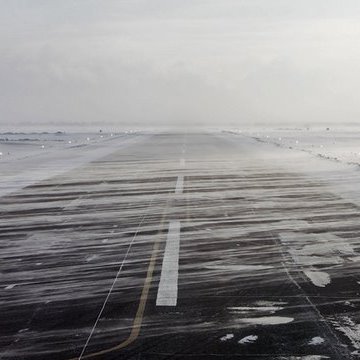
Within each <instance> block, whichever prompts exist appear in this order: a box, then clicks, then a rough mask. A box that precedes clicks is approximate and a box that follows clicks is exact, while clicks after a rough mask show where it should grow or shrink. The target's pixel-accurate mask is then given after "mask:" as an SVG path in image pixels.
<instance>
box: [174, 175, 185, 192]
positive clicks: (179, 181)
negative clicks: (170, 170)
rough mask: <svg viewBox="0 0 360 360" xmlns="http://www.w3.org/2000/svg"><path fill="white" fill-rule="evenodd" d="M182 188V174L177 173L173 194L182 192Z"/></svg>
mask: <svg viewBox="0 0 360 360" xmlns="http://www.w3.org/2000/svg"><path fill="white" fill-rule="evenodd" d="M183 189H184V176H183V175H179V176H178V178H177V182H176V188H175V194H182V192H183Z"/></svg>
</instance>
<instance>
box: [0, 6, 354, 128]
mask: <svg viewBox="0 0 360 360" xmlns="http://www.w3.org/2000/svg"><path fill="white" fill-rule="evenodd" d="M359 20H360V1H358V0H343V1H339V0H293V1H289V0H176V1H175V0H77V1H76V0H72V1H70V0H21V1H20V0H0V54H1V56H0V108H1V117H0V125H2V126H5V125H6V126H8V125H9V124H13V125H14V126H17V125H19V126H20V125H24V124H25V125H29V124H32V125H34V126H38V125H45V124H55V125H61V126H67V125H70V124H86V125H95V126H98V125H103V124H106V125H109V126H112V125H115V126H119V127H121V126H129V125H135V126H141V125H147V126H152V125H155V126H156V125H179V124H182V125H187V124H197V125H202V124H209V125H215V126H222V125H223V126H227V125H239V126H240V125H243V124H245V125H251V124H254V123H259V122H261V123H269V124H270V123H277V122H287V123H289V124H294V125H295V124H296V125H297V124H312V123H315V122H326V123H329V122H337V123H344V122H357V120H358V119H359V118H360V102H359V100H358V94H359V93H360V91H359V90H360V46H359V41H360V21H359Z"/></svg>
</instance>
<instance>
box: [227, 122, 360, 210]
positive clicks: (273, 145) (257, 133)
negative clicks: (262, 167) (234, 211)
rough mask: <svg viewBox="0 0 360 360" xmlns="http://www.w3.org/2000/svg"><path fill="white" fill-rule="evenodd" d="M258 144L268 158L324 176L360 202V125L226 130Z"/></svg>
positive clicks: (333, 187)
mask: <svg viewBox="0 0 360 360" xmlns="http://www.w3.org/2000/svg"><path fill="white" fill-rule="evenodd" d="M224 132H225V133H226V134H231V135H233V137H234V140H235V139H237V140H240V139H241V138H243V139H248V140H252V141H254V143H256V144H257V147H258V149H259V151H260V152H261V153H262V156H263V157H264V159H266V160H267V161H272V162H274V163H277V164H278V165H281V166H282V167H283V166H286V167H287V168H288V169H289V170H291V171H295V172H300V173H303V174H308V175H309V177H310V178H312V179H314V178H315V179H318V180H322V181H323V182H324V183H326V184H327V185H328V186H329V190H331V191H333V192H335V193H337V194H338V195H340V196H342V197H344V198H346V199H348V200H350V201H352V202H354V203H356V204H358V205H360V186H359V184H360V127H345V126H344V127H342V128H339V127H337V128H331V127H330V128H326V127H323V128H305V127H304V128H292V129H290V128H260V127H257V128H244V129H230V130H226V131H224Z"/></svg>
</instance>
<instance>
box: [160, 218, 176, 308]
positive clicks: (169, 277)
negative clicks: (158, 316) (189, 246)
mask: <svg viewBox="0 0 360 360" xmlns="http://www.w3.org/2000/svg"><path fill="white" fill-rule="evenodd" d="M179 249H180V221H171V222H170V225H169V232H168V235H167V239H166V246H165V253H164V259H163V263H162V268H161V277H160V283H159V289H158V293H157V298H156V305H157V306H176V304H177V295H178V275H179Z"/></svg>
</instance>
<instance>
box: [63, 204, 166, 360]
mask: <svg viewBox="0 0 360 360" xmlns="http://www.w3.org/2000/svg"><path fill="white" fill-rule="evenodd" d="M168 203H169V201H167V202H166V207H165V210H164V213H163V216H162V219H161V222H160V230H159V232H158V234H157V239H156V240H155V243H154V246H153V250H152V253H151V258H150V263H149V266H148V271H147V274H146V279H145V283H144V286H143V289H142V292H141V297H140V302H139V306H138V309H137V312H136V315H135V319H134V322H133V325H132V328H131V333H130V335H129V337H128V338H127V339H126V340H125V341H123V342H121V343H120V344H118V345H115V346H113V347H111V348H108V349H104V350H100V351H97V352H93V353H90V354H87V355H83V356H81V357H74V358H71V359H69V360H80V359H90V358H93V357H95V356H99V355H104V354H108V353H110V352H113V351H116V350H121V349H123V348H125V347H127V346H129V345H130V344H131V343H133V342H134V341H135V340H136V339H137V338H138V336H139V334H140V330H141V325H142V321H143V317H144V312H145V306H146V302H147V299H148V295H149V291H150V287H151V283H152V279H153V273H154V270H155V265H156V260H157V256H158V253H159V250H160V243H161V240H162V239H161V235H162V231H161V229H162V226H163V224H164V219H165V214H166V211H167V209H168Z"/></svg>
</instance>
